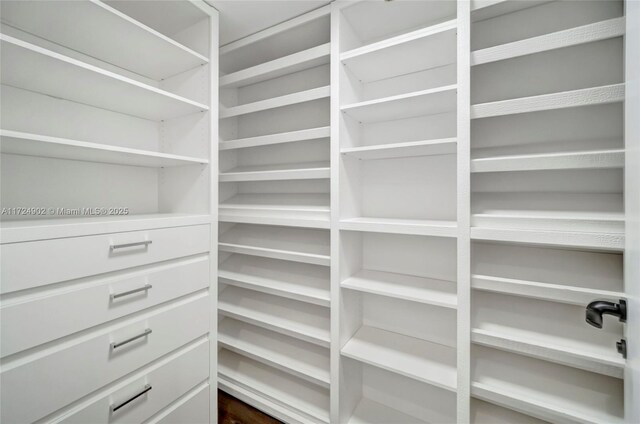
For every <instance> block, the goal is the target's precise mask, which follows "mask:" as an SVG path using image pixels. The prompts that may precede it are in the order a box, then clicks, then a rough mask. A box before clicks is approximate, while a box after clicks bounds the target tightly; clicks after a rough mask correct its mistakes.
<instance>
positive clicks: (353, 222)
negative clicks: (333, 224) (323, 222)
mask: <svg viewBox="0 0 640 424" xmlns="http://www.w3.org/2000/svg"><path fill="white" fill-rule="evenodd" d="M340 229H341V230H349V231H370V232H377V233H392V234H409V235H412V234H414V235H423V236H434V237H457V235H458V228H457V223H456V221H445V220H423V219H391V218H368V217H359V218H347V219H341V220H340Z"/></svg>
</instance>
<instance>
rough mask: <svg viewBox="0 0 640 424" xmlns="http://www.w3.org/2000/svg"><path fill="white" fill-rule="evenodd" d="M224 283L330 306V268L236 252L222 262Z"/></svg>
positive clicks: (222, 281) (221, 281)
mask: <svg viewBox="0 0 640 424" xmlns="http://www.w3.org/2000/svg"><path fill="white" fill-rule="evenodd" d="M218 279H219V282H220V283H224V284H229V285H232V286H237V287H242V288H245V289H249V290H255V291H259V292H262V293H267V294H271V295H274V296H280V297H285V298H287V299H294V300H299V301H301V302H306V303H311V304H314V305H320V306H325V307H328V306H329V302H330V296H329V270H328V269H327V268H325V267H318V266H314V265H308V264H301V263H290V262H286V261H280V260H276V259H268V258H259V257H255V256H239V255H232V256H231V257H229V258H228V259H227V260H225V261H224V262H222V263H221V264H220V265H218Z"/></svg>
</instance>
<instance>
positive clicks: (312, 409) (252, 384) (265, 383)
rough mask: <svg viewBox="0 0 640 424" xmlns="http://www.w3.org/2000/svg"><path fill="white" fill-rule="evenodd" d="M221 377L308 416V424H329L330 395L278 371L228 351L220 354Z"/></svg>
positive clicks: (324, 390) (219, 368)
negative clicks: (316, 423) (312, 423)
mask: <svg viewBox="0 0 640 424" xmlns="http://www.w3.org/2000/svg"><path fill="white" fill-rule="evenodd" d="M218 355H219V356H218V375H219V377H220V378H221V379H223V380H224V382H222V383H223V384H221V386H223V387H224V383H226V382H230V383H233V384H236V385H238V386H240V387H241V388H243V389H244V390H247V391H249V392H251V393H253V394H254V395H258V396H264V397H265V398H267V399H268V400H269V401H270V402H273V403H275V404H277V405H279V406H280V407H284V408H292V409H294V410H295V411H296V412H297V413H298V414H301V415H303V416H306V422H319V423H329V392H328V391H327V390H326V389H323V388H320V387H318V386H316V385H312V384H310V383H308V382H306V381H304V380H301V379H298V378H296V377H293V376H291V375H289V374H287V373H283V372H282V371H279V370H277V369H275V368H272V367H269V366H267V365H264V364H262V363H260V362H256V361H254V360H251V359H249V358H246V357H243V356H240V355H238V354H236V353H233V352H231V351H228V350H225V349H223V350H221V351H220V352H219V354H218Z"/></svg>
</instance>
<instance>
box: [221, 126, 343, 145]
mask: <svg viewBox="0 0 640 424" xmlns="http://www.w3.org/2000/svg"><path fill="white" fill-rule="evenodd" d="M330 135H331V127H319V128H310V129H308V130H298V131H289V132H285V133H278V134H269V135H262V136H257V137H247V138H238V139H235V140H226V141H220V150H232V149H244V148H246V147H256V146H269V145H272V144H280V143H292V142H295V141H305V140H317V139H321V138H326V139H327V141H328V138H329V136H330Z"/></svg>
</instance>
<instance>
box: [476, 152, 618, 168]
mask: <svg viewBox="0 0 640 424" xmlns="http://www.w3.org/2000/svg"><path fill="white" fill-rule="evenodd" d="M622 167H624V150H621V149H620V150H597V151H586V152H569V153H548V154H532V155H514V156H500V157H490V158H482V159H473V160H472V161H471V172H511V171H541V170H551V169H606V168H622Z"/></svg>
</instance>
